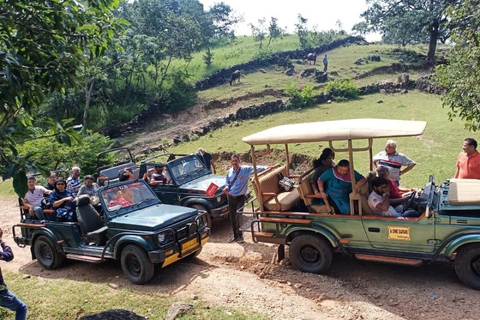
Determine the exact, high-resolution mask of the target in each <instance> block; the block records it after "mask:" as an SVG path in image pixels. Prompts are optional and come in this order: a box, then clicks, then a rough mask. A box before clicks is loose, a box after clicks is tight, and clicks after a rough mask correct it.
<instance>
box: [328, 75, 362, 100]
mask: <svg viewBox="0 0 480 320" xmlns="http://www.w3.org/2000/svg"><path fill="white" fill-rule="evenodd" d="M325 92H327V93H328V92H329V93H330V95H331V96H332V97H333V98H334V99H335V100H347V99H356V98H358V95H359V94H360V89H359V88H358V87H357V86H356V85H355V83H353V80H352V79H346V80H334V81H331V82H328V83H327V84H326V85H325Z"/></svg>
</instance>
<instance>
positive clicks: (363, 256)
mask: <svg viewBox="0 0 480 320" xmlns="http://www.w3.org/2000/svg"><path fill="white" fill-rule="evenodd" d="M355 258H357V259H358V260H365V261H376V262H385V263H394V264H403V265H409V266H415V267H417V266H420V265H421V264H422V263H423V260H418V259H407V258H398V257H388V256H376V255H370V254H358V253H357V254H355Z"/></svg>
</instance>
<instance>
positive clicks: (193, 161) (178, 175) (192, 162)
mask: <svg viewBox="0 0 480 320" xmlns="http://www.w3.org/2000/svg"><path fill="white" fill-rule="evenodd" d="M168 168H169V170H170V173H171V175H172V177H173V179H174V180H175V182H176V183H177V184H184V183H187V182H190V181H192V180H195V179H197V178H200V177H203V176H204V175H206V174H209V172H208V170H207V168H206V167H205V165H204V164H203V162H202V161H200V159H199V158H198V157H197V156H196V155H190V156H186V157H183V158H180V159H177V160H174V161H172V162H170V163H169V164H168Z"/></svg>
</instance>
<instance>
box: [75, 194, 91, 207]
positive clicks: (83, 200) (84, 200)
mask: <svg viewBox="0 0 480 320" xmlns="http://www.w3.org/2000/svg"><path fill="white" fill-rule="evenodd" d="M89 204H90V197H89V196H88V195H86V194H82V195H81V196H79V197H78V198H77V207H83V206H88V205H89Z"/></svg>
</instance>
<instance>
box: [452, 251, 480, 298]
mask: <svg viewBox="0 0 480 320" xmlns="http://www.w3.org/2000/svg"><path fill="white" fill-rule="evenodd" d="M455 272H456V273H457V276H458V278H459V279H460V281H462V282H463V283H464V284H466V285H467V286H469V287H471V288H473V289H475V290H480V245H479V244H470V245H466V246H464V247H462V248H460V250H458V252H457V256H456V258H455Z"/></svg>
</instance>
